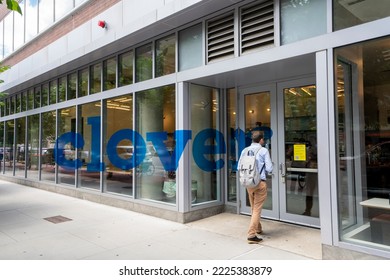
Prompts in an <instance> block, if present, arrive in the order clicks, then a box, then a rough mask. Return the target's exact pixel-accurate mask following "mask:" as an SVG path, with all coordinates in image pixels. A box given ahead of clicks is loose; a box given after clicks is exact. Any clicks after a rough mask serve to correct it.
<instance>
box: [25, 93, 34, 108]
mask: <svg viewBox="0 0 390 280" xmlns="http://www.w3.org/2000/svg"><path fill="white" fill-rule="evenodd" d="M31 109H34V90H33V89H28V90H27V110H31Z"/></svg>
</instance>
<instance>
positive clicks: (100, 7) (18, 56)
mask: <svg viewBox="0 0 390 280" xmlns="http://www.w3.org/2000/svg"><path fill="white" fill-rule="evenodd" d="M120 1H121V0H104V1H102V0H90V1H89V2H88V3H87V4H85V5H84V6H83V7H82V8H80V9H77V10H76V11H75V12H73V13H71V14H69V15H68V16H67V17H66V18H65V19H63V20H62V21H61V24H58V25H56V26H53V27H52V28H51V29H50V30H48V32H44V33H43V34H41V35H38V37H37V38H35V39H33V40H32V41H30V42H29V43H27V44H26V45H25V46H23V47H21V48H20V49H19V50H17V51H16V52H14V53H13V54H11V55H10V56H8V57H7V58H5V59H4V60H3V61H2V64H3V65H10V66H12V65H15V64H17V63H18V62H20V61H22V60H23V59H25V58H27V57H29V56H30V55H32V54H34V53H35V52H37V51H39V50H40V49H42V48H43V47H45V46H47V45H49V44H50V43H52V42H54V41H56V40H57V39H59V38H61V37H62V36H64V35H66V34H67V33H69V32H71V31H72V30H73V29H75V28H77V27H78V26H80V25H82V24H83V23H85V22H87V21H89V20H90V19H91V18H93V17H95V16H96V15H97V14H100V13H101V12H103V11H105V10H107V9H108V8H110V7H111V6H113V5H115V4H116V3H118V2H120ZM0 6H4V5H0ZM4 9H5V10H6V6H5V7H0V18H1V15H2V12H3V10H4ZM5 12H7V10H6V11H5Z"/></svg>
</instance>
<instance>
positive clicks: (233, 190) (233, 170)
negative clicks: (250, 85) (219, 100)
mask: <svg viewBox="0 0 390 280" xmlns="http://www.w3.org/2000/svg"><path fill="white" fill-rule="evenodd" d="M236 113H237V102H236V90H235V89H229V90H228V92H227V111H226V114H227V122H228V123H227V127H228V131H227V139H229V141H227V146H228V159H229V170H228V174H229V177H228V183H229V187H228V201H231V202H236V201H237V148H238V147H237V144H238V139H237V138H236V133H235V130H236V129H237V114H236Z"/></svg>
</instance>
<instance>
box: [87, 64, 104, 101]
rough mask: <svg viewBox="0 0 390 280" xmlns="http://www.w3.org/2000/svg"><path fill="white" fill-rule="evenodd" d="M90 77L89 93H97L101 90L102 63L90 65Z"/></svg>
mask: <svg viewBox="0 0 390 280" xmlns="http://www.w3.org/2000/svg"><path fill="white" fill-rule="evenodd" d="M90 74H91V78H90V82H91V84H90V91H89V93H90V94H94V93H98V92H101V91H102V88H101V86H102V65H101V63H97V64H95V65H92V66H91V73H90Z"/></svg>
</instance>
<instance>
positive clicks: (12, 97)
mask: <svg viewBox="0 0 390 280" xmlns="http://www.w3.org/2000/svg"><path fill="white" fill-rule="evenodd" d="M9 100H10V104H9V105H10V108H9V109H10V114H11V115H12V114H15V96H11V97H10V99H9Z"/></svg>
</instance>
